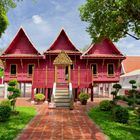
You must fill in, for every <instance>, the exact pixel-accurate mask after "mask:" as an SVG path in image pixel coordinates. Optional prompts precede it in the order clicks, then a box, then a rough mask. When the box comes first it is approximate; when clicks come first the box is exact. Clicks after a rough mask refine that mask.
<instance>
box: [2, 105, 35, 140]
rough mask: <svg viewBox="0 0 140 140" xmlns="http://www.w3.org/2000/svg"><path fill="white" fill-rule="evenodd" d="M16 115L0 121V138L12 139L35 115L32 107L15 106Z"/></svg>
mask: <svg viewBox="0 0 140 140" xmlns="http://www.w3.org/2000/svg"><path fill="white" fill-rule="evenodd" d="M16 110H17V111H18V112H19V114H18V115H12V114H11V116H10V118H9V119H8V120H7V121H6V122H2V123H0V140H14V139H15V138H16V137H17V135H18V134H19V133H21V130H22V129H23V128H24V127H25V126H26V125H27V124H28V123H29V121H30V120H31V119H32V118H33V117H34V116H35V114H36V109H35V108H33V107H17V108H16Z"/></svg>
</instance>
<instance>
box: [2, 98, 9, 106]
mask: <svg viewBox="0 0 140 140" xmlns="http://www.w3.org/2000/svg"><path fill="white" fill-rule="evenodd" d="M0 106H9V107H11V102H10V101H9V100H7V99H5V100H2V101H1V102H0Z"/></svg>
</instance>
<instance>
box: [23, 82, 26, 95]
mask: <svg viewBox="0 0 140 140" xmlns="http://www.w3.org/2000/svg"><path fill="white" fill-rule="evenodd" d="M25 94H26V83H24V87H23V96H24V97H25Z"/></svg>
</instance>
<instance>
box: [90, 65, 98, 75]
mask: <svg viewBox="0 0 140 140" xmlns="http://www.w3.org/2000/svg"><path fill="white" fill-rule="evenodd" d="M93 65H96V71H97V72H96V74H94V73H93ZM90 68H91V71H92V76H94V77H98V64H97V63H92V64H90Z"/></svg>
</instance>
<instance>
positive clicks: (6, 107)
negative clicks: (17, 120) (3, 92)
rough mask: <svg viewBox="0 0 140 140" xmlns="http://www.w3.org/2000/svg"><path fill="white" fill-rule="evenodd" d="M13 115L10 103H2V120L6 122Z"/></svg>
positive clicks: (0, 109)
mask: <svg viewBox="0 0 140 140" xmlns="http://www.w3.org/2000/svg"><path fill="white" fill-rule="evenodd" d="M10 115H11V107H10V106H9V105H2V106H1V105H0V121H1V122H5V121H7V120H8V119H9V117H10Z"/></svg>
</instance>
